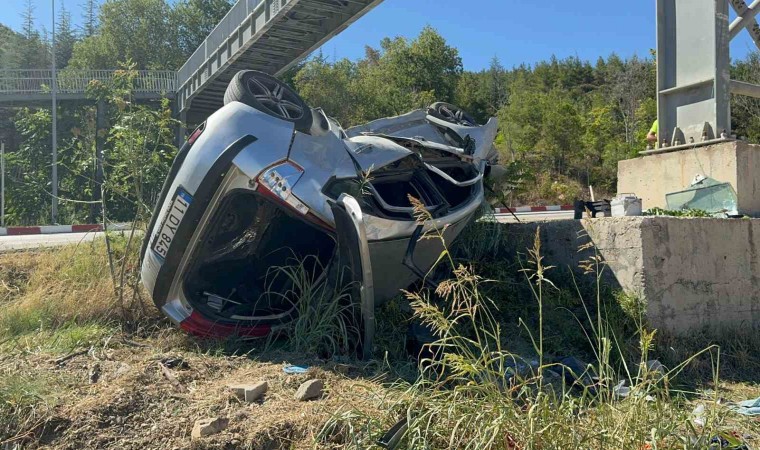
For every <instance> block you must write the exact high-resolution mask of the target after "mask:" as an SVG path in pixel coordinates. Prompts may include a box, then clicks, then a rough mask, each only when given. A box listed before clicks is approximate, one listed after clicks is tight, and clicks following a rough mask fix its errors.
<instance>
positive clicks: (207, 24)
mask: <svg viewBox="0 0 760 450" xmlns="http://www.w3.org/2000/svg"><path fill="white" fill-rule="evenodd" d="M230 7H232V4H231V3H230V1H229V0H181V1H179V2H178V3H176V5H175V6H174V9H173V11H172V13H171V22H172V27H173V28H174V29H175V30H176V33H177V38H178V42H177V47H178V48H179V51H180V52H181V54H182V56H183V57H184V58H189V57H190V55H192V54H193V52H194V51H195V50H196V49H197V48H198V47H199V46H200V45H201V43H202V42H203V40H204V39H206V36H208V35H209V33H211V31H212V30H213V29H214V27H216V25H217V24H218V23H219V22H220V21H221V20H222V18H224V16H225V14H227V12H228V11H229V10H230Z"/></svg>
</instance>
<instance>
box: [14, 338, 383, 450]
mask: <svg viewBox="0 0 760 450" xmlns="http://www.w3.org/2000/svg"><path fill="white" fill-rule="evenodd" d="M167 333H170V335H169V336H164V337H161V338H153V339H147V340H142V341H139V342H135V341H122V340H120V339H119V338H118V337H113V338H111V339H110V342H104V343H103V345H102V346H96V347H92V348H91V349H90V350H89V351H88V352H86V353H84V354H76V353H78V352H76V353H74V354H75V356H73V357H71V358H70V359H68V360H66V361H65V362H61V363H56V360H60V359H61V358H64V357H66V356H71V355H72V354H66V355H52V354H46V353H38V354H29V353H27V352H22V353H18V354H15V355H6V356H4V357H3V358H2V361H1V362H0V373H5V372H7V371H9V370H13V372H16V373H19V372H20V373H25V374H27V376H29V377H35V378H37V379H44V380H49V382H50V383H53V384H54V387H53V391H54V392H53V395H52V396H51V397H52V398H55V406H53V407H52V409H51V411H50V413H49V414H45V415H43V416H42V417H40V418H39V420H38V423H36V424H34V426H33V427H32V429H33V431H34V433H33V434H29V435H26V436H23V435H22V436H16V437H15V438H12V439H11V441H9V442H7V443H6V444H7V445H8V447H7V448H14V447H13V443H16V444H18V445H20V448H56V449H82V448H119V449H185V448H193V449H205V448H230V449H232V448H235V449H238V448H243V449H281V448H282V449H284V448H288V449H291V448H294V449H298V448H313V446H314V442H315V440H316V435H317V433H319V431H320V429H321V428H322V427H323V425H324V424H325V422H326V421H327V420H328V418H329V417H330V416H331V415H332V414H333V413H335V412H337V411H340V410H341V409H342V408H343V407H345V406H347V405H357V404H359V403H361V404H362V405H363V407H365V408H366V407H370V408H371V404H372V403H373V402H374V401H375V400H376V399H379V398H380V397H381V396H382V395H383V389H382V387H381V386H380V384H379V383H378V382H377V381H371V380H368V379H367V378H366V377H365V373H366V371H367V370H368V369H369V368H362V367H357V366H352V365H344V364H336V363H334V362H330V363H325V362H322V361H319V360H302V359H299V358H298V356H297V355H286V354H277V355H273V356H271V357H268V358H267V359H256V358H255V357H253V356H225V355H218V354H213V353H211V352H205V353H204V351H176V350H167V349H168V348H171V345H168V342H169V341H171V340H172V339H173V338H174V337H175V336H173V335H174V333H177V334H178V333H179V331H177V332H174V331H172V332H167ZM162 361H163V363H162ZM162 364H165V365H169V366H173V367H172V368H170V369H168V373H170V374H171V375H170V377H171V378H174V380H170V378H168V377H167V375H166V374H165V371H164V370H163V369H162V368H161V366H162ZM287 364H297V365H298V366H302V367H303V366H305V367H309V370H308V372H307V373H305V374H300V375H287V374H285V373H284V372H283V367H284V366H285V365H287ZM94 373H99V376H93V374H94ZM95 378H97V380H95ZM314 378H318V379H321V380H322V381H323V382H324V383H325V393H324V397H323V398H321V399H318V400H313V401H307V402H304V401H297V400H295V399H294V395H295V392H296V390H297V389H298V387H299V386H300V385H301V384H302V383H303V382H305V381H307V380H309V379H314ZM257 381H267V382H268V384H269V390H268V392H267V393H266V395H265V397H264V398H263V399H262V400H260V401H258V402H255V403H245V402H244V401H242V400H239V399H238V398H237V397H235V395H234V394H232V393H231V392H230V390H229V388H228V387H227V385H228V384H230V383H236V382H245V383H254V382H257ZM378 415H381V413H380V411H378ZM212 417H220V418H226V419H229V426H228V427H227V428H226V429H225V430H224V431H222V432H220V433H218V434H215V435H212V436H209V437H206V438H201V439H199V440H194V441H193V440H191V431H192V428H193V424H194V423H195V421H196V420H198V419H204V418H212ZM341 440H342V437H341V436H332V437H330V438H327V439H326V441H325V446H327V447H329V446H331V445H330V443H331V441H334V442H333V444H339V442H340V441H341ZM17 448H18V447H17Z"/></svg>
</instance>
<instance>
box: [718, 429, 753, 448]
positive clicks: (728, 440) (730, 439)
mask: <svg viewBox="0 0 760 450" xmlns="http://www.w3.org/2000/svg"><path fill="white" fill-rule="evenodd" d="M708 448H709V449H710V450H713V449H727V450H749V447H748V446H747V444H745V443H744V442H743V441H742V439H741V436H739V434H738V433H736V432H734V431H731V432H727V431H722V432H720V433H718V434H717V435H716V436H714V437H713V438H712V439H710V443H709V447H708Z"/></svg>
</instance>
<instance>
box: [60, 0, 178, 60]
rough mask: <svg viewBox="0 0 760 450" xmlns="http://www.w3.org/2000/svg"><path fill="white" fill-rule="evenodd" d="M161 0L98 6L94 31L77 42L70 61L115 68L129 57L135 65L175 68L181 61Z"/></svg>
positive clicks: (125, 0)
mask: <svg viewBox="0 0 760 450" xmlns="http://www.w3.org/2000/svg"><path fill="white" fill-rule="evenodd" d="M170 12H171V8H170V6H169V4H168V3H167V2H166V1H165V0H111V1H109V2H106V3H104V4H103V5H102V6H101V8H100V21H99V22H100V24H99V26H98V29H97V32H96V33H95V34H93V35H92V36H90V37H87V38H85V39H84V40H82V41H80V42H78V43H77V44H76V45H75V46H74V53H73V56H72V58H71V61H70V65H71V66H72V67H74V68H78V69H115V68H117V67H118V63H119V62H123V61H127V60H131V61H134V62H135V63H136V64H137V69H177V68H179V66H181V65H182V64H183V63H184V62H185V58H184V57H183V55H182V54H181V52H179V50H178V44H177V41H178V39H177V31H176V30H175V29H174V28H173V27H172V23H171V21H170Z"/></svg>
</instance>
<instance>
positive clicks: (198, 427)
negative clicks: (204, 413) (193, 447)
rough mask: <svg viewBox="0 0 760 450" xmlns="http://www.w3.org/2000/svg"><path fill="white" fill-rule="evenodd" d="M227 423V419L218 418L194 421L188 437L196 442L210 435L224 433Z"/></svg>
mask: <svg viewBox="0 0 760 450" xmlns="http://www.w3.org/2000/svg"><path fill="white" fill-rule="evenodd" d="M229 423H230V421H229V420H228V419H221V418H219V417H212V418H209V419H200V420H196V421H195V424H194V425H193V431H192V433H190V437H191V438H192V440H196V439H200V438H203V437H206V436H211V435H212V434H216V433H219V432H221V431H224V429H226V428H227V426H228V425H229Z"/></svg>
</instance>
